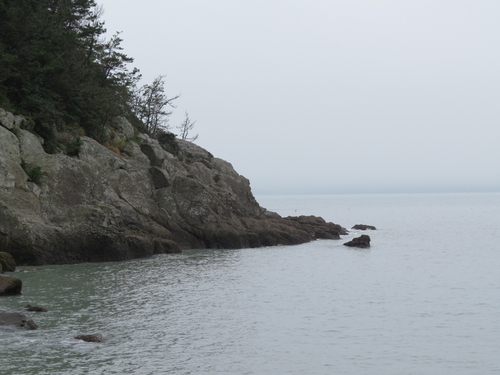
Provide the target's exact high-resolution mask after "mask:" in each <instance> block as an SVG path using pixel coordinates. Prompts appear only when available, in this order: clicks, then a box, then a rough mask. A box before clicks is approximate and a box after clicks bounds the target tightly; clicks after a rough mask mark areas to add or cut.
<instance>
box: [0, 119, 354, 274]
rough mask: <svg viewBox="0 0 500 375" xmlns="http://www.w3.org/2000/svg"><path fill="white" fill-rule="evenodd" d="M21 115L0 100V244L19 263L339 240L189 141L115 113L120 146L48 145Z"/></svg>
mask: <svg viewBox="0 0 500 375" xmlns="http://www.w3.org/2000/svg"><path fill="white" fill-rule="evenodd" d="M22 122H23V118H22V117H21V116H14V115H12V114H11V113H9V112H6V111H4V110H3V109H0V251H4V252H8V253H10V254H12V256H13V257H14V259H15V260H16V262H17V264H18V265H39V264H49V263H50V264H58V263H59V264H60V263H76V262H90V261H114V260H125V259H131V258H139V257H146V256H151V255H153V254H159V253H172V252H179V251H181V250H183V249H193V248H242V247H260V246H272V245H279V244H283V245H289V244H297V243H303V242H307V241H311V240H314V239H316V238H328V239H338V238H339V235H340V234H346V231H345V229H344V228H342V227H340V226H339V225H336V224H332V223H325V221H324V220H323V219H321V218H317V217H295V218H291V217H289V218H281V217H279V216H278V215H277V214H270V213H269V212H267V211H266V210H265V209H264V208H262V207H260V206H259V204H258V203H257V201H256V200H255V198H254V196H253V195H252V192H251V189H250V184H249V181H248V180H247V179H246V178H245V177H243V176H240V175H239V174H238V173H236V172H235V171H234V169H233V167H232V166H231V164H229V163H228V162H226V161H224V160H221V159H218V158H215V157H213V155H212V154H210V153H209V152H207V151H206V150H204V149H203V148H201V147H198V146H197V145H195V144H193V143H190V142H186V141H182V140H179V139H176V138H175V137H173V136H172V137H169V138H168V139H166V140H165V139H164V140H163V141H162V140H160V141H158V140H155V139H152V138H150V137H149V136H147V135H145V134H139V135H137V134H135V133H134V129H133V127H132V126H131V125H130V124H129V123H128V122H127V121H126V120H125V119H124V118H119V119H117V128H118V129H119V131H118V132H117V133H116V134H114V135H113V136H114V137H117V138H118V139H121V140H122V141H123V142H122V143H123V147H122V151H121V153H120V154H117V153H115V152H113V151H112V150H110V149H108V148H107V147H105V146H103V145H101V144H100V143H98V142H97V141H96V140H94V139H92V138H89V137H85V136H82V137H80V138H79V139H80V141H79V146H78V152H77V153H76V154H77V156H76V155H75V153H73V155H74V156H68V155H67V154H64V153H62V152H61V153H57V154H47V153H46V152H45V151H44V149H43V147H42V144H43V139H42V138H41V137H39V136H38V135H36V134H34V133H32V132H30V131H28V130H24V129H21V124H22Z"/></svg>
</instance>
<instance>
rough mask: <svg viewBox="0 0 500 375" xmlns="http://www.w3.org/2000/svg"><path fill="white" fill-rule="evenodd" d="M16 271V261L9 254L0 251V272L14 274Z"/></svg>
mask: <svg viewBox="0 0 500 375" xmlns="http://www.w3.org/2000/svg"><path fill="white" fill-rule="evenodd" d="M15 270H16V261H15V260H14V258H12V255H10V254H9V253H4V252H1V251H0V272H2V271H3V272H14V271H15Z"/></svg>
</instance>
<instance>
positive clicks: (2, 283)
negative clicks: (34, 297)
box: [0, 276, 23, 296]
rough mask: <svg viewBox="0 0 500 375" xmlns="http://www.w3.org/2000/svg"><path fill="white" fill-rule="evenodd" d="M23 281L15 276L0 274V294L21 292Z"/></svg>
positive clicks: (8, 294) (11, 294) (13, 294)
mask: <svg viewBox="0 0 500 375" xmlns="http://www.w3.org/2000/svg"><path fill="white" fill-rule="evenodd" d="M22 288H23V282H22V280H21V279H18V278H17V277H9V276H0V296H15V295H17V294H21V290H22Z"/></svg>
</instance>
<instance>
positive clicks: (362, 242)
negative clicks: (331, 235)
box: [344, 234, 370, 248]
mask: <svg viewBox="0 0 500 375" xmlns="http://www.w3.org/2000/svg"><path fill="white" fill-rule="evenodd" d="M344 246H349V247H360V248H367V247H370V236H367V235H366V234H362V235H361V236H359V237H356V238H353V239H352V240H351V241H349V242H346V243H345V244H344Z"/></svg>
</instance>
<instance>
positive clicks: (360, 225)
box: [351, 224, 377, 230]
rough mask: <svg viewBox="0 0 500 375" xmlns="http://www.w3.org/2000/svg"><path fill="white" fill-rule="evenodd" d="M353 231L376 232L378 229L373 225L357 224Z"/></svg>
mask: <svg viewBox="0 0 500 375" xmlns="http://www.w3.org/2000/svg"><path fill="white" fill-rule="evenodd" d="M351 229H358V230H367V229H369V230H376V229H377V228H375V227H374V226H373V225H366V224H356V225H355V226H353V227H352V228H351Z"/></svg>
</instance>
